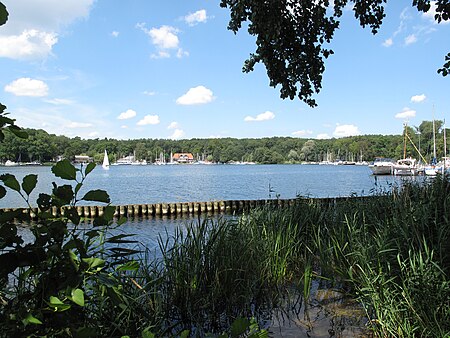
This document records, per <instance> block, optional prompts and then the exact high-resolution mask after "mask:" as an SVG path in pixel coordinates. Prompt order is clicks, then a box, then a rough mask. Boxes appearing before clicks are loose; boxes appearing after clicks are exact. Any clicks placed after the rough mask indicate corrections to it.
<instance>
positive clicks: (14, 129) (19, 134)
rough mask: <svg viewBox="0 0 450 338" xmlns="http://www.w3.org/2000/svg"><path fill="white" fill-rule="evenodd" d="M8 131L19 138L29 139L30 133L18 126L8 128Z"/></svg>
mask: <svg viewBox="0 0 450 338" xmlns="http://www.w3.org/2000/svg"><path fill="white" fill-rule="evenodd" d="M8 129H9V130H10V131H11V132H12V133H13V134H14V135H16V136H17V137H19V138H23V139H26V138H28V133H27V132H26V131H25V130H23V129H21V128H19V127H17V126H14V125H12V126H8Z"/></svg>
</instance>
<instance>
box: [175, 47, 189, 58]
mask: <svg viewBox="0 0 450 338" xmlns="http://www.w3.org/2000/svg"><path fill="white" fill-rule="evenodd" d="M184 56H189V52H186V51H184V50H183V49H182V48H179V49H178V50H177V58H179V59H181V58H182V57H184Z"/></svg>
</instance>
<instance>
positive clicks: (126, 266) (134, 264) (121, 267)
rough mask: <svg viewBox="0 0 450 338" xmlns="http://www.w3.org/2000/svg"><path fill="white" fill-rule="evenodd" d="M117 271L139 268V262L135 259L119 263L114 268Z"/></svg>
mask: <svg viewBox="0 0 450 338" xmlns="http://www.w3.org/2000/svg"><path fill="white" fill-rule="evenodd" d="M116 270H117V271H137V270H139V262H137V261H130V262H126V263H125V264H122V265H119V266H118V267H117V268H116Z"/></svg>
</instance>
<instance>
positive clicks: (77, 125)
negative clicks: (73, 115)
mask: <svg viewBox="0 0 450 338" xmlns="http://www.w3.org/2000/svg"><path fill="white" fill-rule="evenodd" d="M66 127H67V128H70V129H74V128H90V127H93V124H92V123H84V122H70V123H69V124H68V125H66Z"/></svg>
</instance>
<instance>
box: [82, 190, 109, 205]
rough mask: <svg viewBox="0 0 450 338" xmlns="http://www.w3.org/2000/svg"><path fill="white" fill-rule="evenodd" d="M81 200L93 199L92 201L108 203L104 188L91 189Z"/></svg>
mask: <svg viewBox="0 0 450 338" xmlns="http://www.w3.org/2000/svg"><path fill="white" fill-rule="evenodd" d="M82 200H83V201H93V202H102V203H109V202H110V199H109V195H108V193H107V192H106V191H104V190H91V191H88V192H87V193H86V195H84V197H83V198H82Z"/></svg>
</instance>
